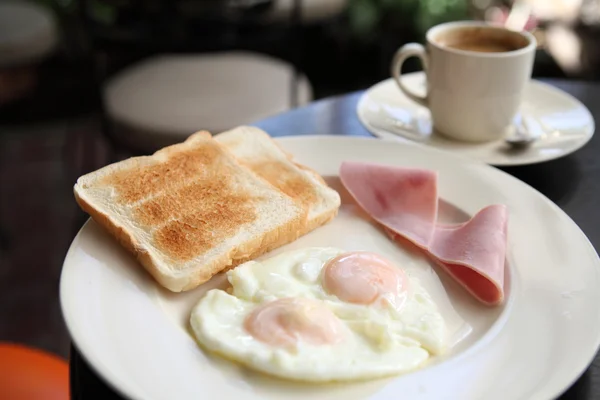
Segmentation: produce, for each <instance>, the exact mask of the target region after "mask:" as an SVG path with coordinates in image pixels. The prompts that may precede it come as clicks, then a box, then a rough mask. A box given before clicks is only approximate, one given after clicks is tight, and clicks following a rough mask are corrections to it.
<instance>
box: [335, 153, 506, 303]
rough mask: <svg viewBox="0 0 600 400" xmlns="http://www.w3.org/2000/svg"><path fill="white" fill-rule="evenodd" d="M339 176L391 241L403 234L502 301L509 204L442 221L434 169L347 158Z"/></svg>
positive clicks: (490, 299)
mask: <svg viewBox="0 0 600 400" xmlns="http://www.w3.org/2000/svg"><path fill="white" fill-rule="evenodd" d="M340 179H341V181H342V183H343V185H344V186H345V187H346V189H347V190H348V192H349V193H350V194H351V195H352V197H353V198H354V200H355V201H356V202H357V203H358V205H359V206H361V207H362V208H363V209H364V210H365V212H367V214H369V215H370V216H371V217H372V218H373V219H374V220H375V221H377V222H378V223H379V224H381V225H382V226H384V227H385V229H386V231H387V232H388V234H389V235H390V237H392V239H394V240H396V241H399V238H404V239H407V240H409V241H410V242H412V243H414V244H415V245H416V246H418V247H420V248H422V249H423V250H425V251H426V252H427V253H428V255H429V256H430V257H431V258H432V259H433V260H434V261H435V262H436V263H437V264H438V265H439V266H440V267H442V268H443V269H444V270H445V271H446V272H447V273H448V274H449V275H450V276H452V277H453V278H454V279H455V280H456V281H457V282H458V283H459V284H460V285H462V286H463V287H464V288H465V289H466V290H467V291H468V292H469V293H471V294H472V295H473V296H474V297H475V298H477V299H478V300H479V301H481V302H482V303H484V304H487V305H498V304H501V303H502V302H503V300H504V290H503V285H504V260H505V254H506V231H507V222H508V211H507V209H506V206H504V205H492V206H488V207H486V208H484V209H482V210H481V211H479V212H478V213H477V214H476V215H475V216H474V217H473V218H471V219H470V220H469V221H467V222H465V223H463V224H458V225H441V224H437V214H438V195H437V174H436V173H435V172H433V171H429V170H423V169H413V168H400V167H390V166H384V165H378V164H370V163H359V162H344V163H342V166H341V168H340Z"/></svg>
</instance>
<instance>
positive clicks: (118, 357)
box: [60, 136, 600, 400]
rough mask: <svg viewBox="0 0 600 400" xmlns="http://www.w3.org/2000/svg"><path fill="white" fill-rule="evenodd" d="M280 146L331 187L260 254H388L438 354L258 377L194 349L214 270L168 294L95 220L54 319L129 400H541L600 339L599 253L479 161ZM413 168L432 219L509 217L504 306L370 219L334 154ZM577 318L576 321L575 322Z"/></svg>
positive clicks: (551, 208) (397, 146)
mask: <svg viewBox="0 0 600 400" xmlns="http://www.w3.org/2000/svg"><path fill="white" fill-rule="evenodd" d="M278 143H279V144H280V145H281V146H282V147H283V148H284V149H285V150H286V151H288V152H289V153H291V154H292V155H293V156H294V157H295V160H296V161H297V162H300V163H303V164H305V165H307V166H309V167H311V168H312V169H314V170H315V171H317V172H318V173H319V174H321V175H322V176H323V177H324V179H325V180H326V181H327V182H328V183H329V185H330V186H331V187H332V188H334V189H336V190H337V191H338V192H339V193H340V196H341V203H342V206H341V207H340V210H339V214H338V215H337V217H336V218H334V219H333V220H332V221H331V222H329V223H327V224H325V225H324V226H322V227H320V228H318V229H316V230H314V231H312V232H310V233H308V234H307V235H305V236H303V237H301V238H299V239H297V240H296V241H294V242H293V243H291V244H288V245H285V246H283V247H281V248H278V249H277V250H274V251H272V252H271V253H269V254H266V255H264V256H262V257H260V260H264V259H267V258H269V257H271V256H273V255H282V254H286V252H288V251H292V250H301V249H304V248H307V247H339V248H343V249H346V250H367V251H372V252H377V253H379V254H382V255H385V257H387V258H388V259H390V260H392V261H393V262H394V263H395V264H397V265H399V266H402V267H403V268H404V269H405V270H406V271H408V272H409V273H410V274H411V275H412V276H416V277H418V279H419V280H420V281H421V283H422V285H423V286H424V287H425V288H426V289H427V291H428V292H429V293H430V294H431V296H432V297H433V298H434V299H435V302H436V303H437V304H438V306H439V310H440V313H441V314H442V315H443V317H444V318H445V319H446V322H447V324H448V326H449V328H450V330H451V332H452V341H451V348H450V350H449V351H448V353H447V354H445V355H443V356H440V357H433V358H432V359H431V360H430V361H429V362H428V364H426V365H425V366H424V367H423V368H422V369H419V370H417V371H415V372H412V373H408V374H405V375H400V376H394V377H390V378H383V379H376V380H370V381H361V382H353V383H344V384H342V383H335V384H308V383H298V382H295V383H292V382H288V381H283V380H278V379H275V378H270V377H267V376H263V375H261V374H259V373H256V372H251V371H249V370H248V369H246V368H244V367H241V366H240V365H238V364H235V363H233V362H230V361H227V360H225V359H221V358H219V357H217V356H214V355H211V354H209V353H206V352H204V351H203V350H201V348H200V347H199V346H198V344H197V342H196V341H195V340H194V336H193V334H192V328H191V327H190V323H189V320H190V313H191V312H192V309H193V308H194V306H195V304H196V303H197V302H198V301H199V300H200V298H202V297H203V295H204V294H205V293H206V292H207V291H208V290H209V289H212V288H219V287H224V286H225V283H226V282H225V276H224V275H223V274H220V275H217V276H215V277H214V278H213V279H211V280H210V281H209V282H207V283H206V284H204V285H202V286H200V287H198V288H196V289H194V290H190V291H188V292H184V293H172V292H169V291H167V290H165V289H163V288H161V287H160V286H159V285H157V284H156V282H155V281H154V280H153V279H152V278H151V277H150V275H149V274H147V273H146V272H145V271H144V270H143V269H142V268H140V266H139V265H137V262H136V260H135V258H134V257H132V256H131V255H130V254H129V253H127V252H126V251H125V250H123V249H122V248H121V246H119V245H118V243H117V242H116V241H115V240H114V239H113V238H112V237H111V236H109V235H108V234H106V233H105V231H104V230H103V229H101V228H100V226H99V225H97V224H96V223H95V222H93V221H91V220H90V221H88V222H87V223H86V224H85V226H84V227H83V228H82V229H81V231H80V232H79V234H78V235H77V237H76V238H75V240H74V241H73V243H72V245H71V248H70V250H69V252H68V254H67V256H66V259H65V262H64V265H63V272H62V276H61V283H60V297H61V306H62V310H63V315H64V317H65V321H66V323H67V326H68V329H69V331H70V333H71V336H72V339H73V341H74V343H75V344H76V346H77V348H78V349H79V350H80V351H81V353H82V354H83V356H84V357H85V358H86V359H87V360H88V362H89V363H90V365H92V366H93V368H94V369H95V370H96V371H97V372H98V374H99V375H100V376H102V377H103V378H104V379H105V380H106V381H107V382H108V383H109V384H110V385H112V386H113V387H114V388H115V389H116V390H118V391H119V392H121V393H123V394H124V395H125V396H127V397H129V398H132V399H157V400H158V399H172V398H216V396H219V397H222V398H225V399H239V398H243V399H277V398H288V399H304V398H307V397H310V398H314V399H338V398H342V397H343V398H348V399H364V398H369V399H396V398H399V397H402V398H410V399H455V398H460V399H480V398H489V399H507V398H509V399H534V400H535V399H547V398H553V397H556V396H557V395H559V394H560V393H561V392H563V391H564V390H565V389H566V388H568V386H569V385H570V384H571V383H572V382H573V381H574V380H576V379H577V377H578V376H579V375H580V374H581V373H582V372H583V370H584V369H585V368H586V366H587V365H588V364H589V363H590V361H591V360H592V357H593V356H594V354H595V352H596V351H597V349H598V346H599V344H600V312H599V309H598V304H600V292H598V291H597V290H596V288H597V287H598V285H600V259H599V258H598V255H597V254H596V252H595V250H594V248H593V246H592V245H591V244H590V243H589V241H588V240H587V238H586V237H585V235H584V234H583V233H582V232H581V230H580V229H579V228H578V227H577V225H576V224H575V223H574V222H573V221H572V220H571V219H570V218H569V217H568V216H567V215H566V214H565V213H564V212H562V211H561V210H560V209H559V208H558V207H557V206H556V205H555V204H553V203H552V202H551V201H549V200H548V199H547V198H545V197H544V196H543V195H541V194H540V193H538V192H537V191H535V190H534V189H532V188H531V187H529V186H527V185H526V184H524V183H523V182H521V181H519V180H517V179H515V178H513V177H511V176H510V175H507V174H505V173H503V172H501V171H498V170H496V169H494V168H491V167H489V166H486V165H485V164H483V163H480V162H477V161H474V160H471V159H468V158H463V157H458V156H456V155H452V154H448V153H445V152H440V151H438V150H436V149H431V148H427V147H424V146H417V145H414V144H411V143H403V142H399V141H387V140H376V139H368V138H349V137H334V136H313V137H290V138H285V139H279V140H278ZM348 160H352V161H362V162H377V163H385V164H389V165H397V166H408V167H420V168H426V169H430V170H435V171H438V173H439V196H440V199H441V200H440V209H439V218H440V221H441V222H446V223H449V222H463V221H466V220H467V219H468V218H470V217H471V216H473V215H474V214H475V213H476V212H477V211H478V210H480V209H481V208H482V207H484V206H487V205H489V204H494V203H501V204H504V205H506V206H507V208H508V210H509V212H510V219H509V224H508V249H507V252H506V258H507V263H506V267H505V268H506V270H505V276H506V277H507V279H506V280H507V282H505V297H506V299H505V301H504V303H503V304H502V305H500V306H497V307H489V306H485V305H482V304H481V303H479V302H477V301H476V300H475V299H474V298H473V297H472V296H469V295H468V294H467V293H466V291H464V290H463V289H462V288H461V287H460V286H459V285H458V284H457V283H455V281H453V280H452V279H450V278H449V277H448V276H447V275H446V274H445V273H444V272H443V271H441V270H439V269H438V268H437V267H435V266H432V264H431V263H430V262H429V261H428V260H427V259H426V258H424V257H423V256H422V255H421V253H420V252H418V251H414V249H411V248H408V247H405V246H399V245H398V244H396V243H394V242H392V241H391V240H389V238H388V236H387V235H386V234H385V233H384V232H383V231H382V230H381V229H380V228H378V227H377V226H375V225H374V224H372V223H371V222H369V220H368V219H366V218H365V216H364V214H363V213H362V212H361V210H360V209H359V207H358V206H357V205H356V203H355V202H354V201H353V199H352V197H351V196H350V195H349V193H348V192H346V191H345V189H344V186H343V185H342V184H341V183H340V179H339V176H338V171H339V168H340V165H341V164H342V162H344V161H348ZM584 325H585V329H583V327H584Z"/></svg>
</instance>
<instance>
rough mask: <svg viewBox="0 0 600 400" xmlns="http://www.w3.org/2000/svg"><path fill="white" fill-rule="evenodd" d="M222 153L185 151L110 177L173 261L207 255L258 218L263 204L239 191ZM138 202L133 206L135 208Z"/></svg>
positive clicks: (209, 149)
mask: <svg viewBox="0 0 600 400" xmlns="http://www.w3.org/2000/svg"><path fill="white" fill-rule="evenodd" d="M226 159H227V158H226V157H224V153H223V150H222V149H219V148H215V147H209V146H207V147H206V148H204V149H203V151H202V152H198V151H184V152H181V153H179V154H177V155H175V156H172V157H171V158H170V159H169V160H168V161H166V162H163V163H157V164H153V165H148V166H145V167H142V168H141V169H139V168H138V169H133V170H124V171H120V172H119V173H116V174H112V175H109V176H108V177H107V178H106V179H105V180H104V181H103V182H101V184H102V185H110V186H112V187H114V188H115V200H116V201H117V203H120V204H122V206H124V207H125V208H126V209H129V210H130V211H131V212H132V214H133V216H134V220H135V221H136V223H137V224H138V225H139V226H141V227H144V228H145V229H147V230H148V231H150V232H151V233H152V242H153V244H154V246H155V247H156V248H157V250H159V251H161V252H162V253H163V254H164V255H165V256H167V257H169V258H170V259H171V260H172V261H176V262H185V261H189V260H192V259H193V258H196V257H198V256H199V255H202V254H204V253H205V252H206V251H208V250H210V249H211V248H213V247H215V246H216V245H218V244H219V243H221V242H222V241H223V240H225V239H227V238H228V237H232V236H234V235H235V233H236V232H237V231H238V229H239V228H240V227H241V226H243V225H245V224H249V223H251V222H253V221H254V220H256V218H257V215H256V212H255V202H256V201H259V200H261V199H260V198H258V197H253V196H250V195H248V194H245V193H244V191H240V190H239V189H236V188H235V182H234V179H233V178H234V177H235V174H234V172H235V171H233V167H232V165H231V164H229V163H228V162H226V161H225V160H226ZM132 203H133V204H132Z"/></svg>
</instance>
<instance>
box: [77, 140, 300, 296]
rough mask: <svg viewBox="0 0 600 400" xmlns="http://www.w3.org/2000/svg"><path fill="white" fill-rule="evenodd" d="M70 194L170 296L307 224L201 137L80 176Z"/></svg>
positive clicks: (290, 204)
mask: <svg viewBox="0 0 600 400" xmlns="http://www.w3.org/2000/svg"><path fill="white" fill-rule="evenodd" d="M74 193H75V198H76V200H77V202H78V203H79V205H80V206H81V208H82V209H83V210H84V211H86V212H87V213H88V214H90V215H91V217H92V218H93V219H94V220H95V221H96V222H98V223H99V224H100V225H102V226H103V227H104V228H106V230H108V232H110V233H111V234H112V235H113V236H114V237H115V238H116V239H117V240H118V241H119V242H120V243H121V244H122V245H123V246H124V247H125V248H127V249H128V250H129V251H131V252H132V253H133V254H134V255H135V256H136V257H137V259H138V260H139V262H140V263H141V264H142V265H143V266H144V267H145V268H146V269H147V270H148V272H149V273H150V274H151V275H152V276H153V277H154V278H155V279H156V280H157V281H158V282H159V283H160V284H161V285H162V286H164V287H165V288H167V289H169V290H171V291H173V292H179V291H184V290H189V289H192V288H194V287H196V286H198V285H199V284H201V283H203V282H206V281H207V280H209V279H210V278H211V277H212V276H213V275H215V274H216V273H218V272H220V271H222V270H224V269H227V268H230V267H231V266H234V265H237V264H239V263H240V262H242V261H245V260H247V259H248V258H249V257H256V256H258V255H260V254H262V253H264V252H266V251H269V250H271V249H273V248H275V247H278V246H281V245H283V244H285V243H288V242H291V241H293V240H295V239H296V238H297V237H298V236H299V235H300V233H301V232H302V231H303V229H304V224H305V220H306V211H305V210H304V209H303V208H302V207H300V206H298V205H297V203H296V202H295V201H294V200H293V199H291V198H289V197H288V196H286V195H284V194H283V193H281V192H280V191H279V190H277V189H276V188H274V187H273V186H272V185H270V184H269V183H268V182H265V181H264V180H263V179H261V178H260V177H258V176H256V175H255V174H254V173H253V172H252V171H250V170H249V169H248V168H246V167H244V166H242V165H241V164H240V163H239V162H238V160H237V159H236V158H235V157H233V156H232V155H231V153H230V152H229V151H227V149H226V148H225V147H223V146H222V145H220V144H219V143H218V142H217V141H215V140H214V139H212V137H211V135H210V134H209V133H208V132H199V133H196V134H194V135H192V136H191V137H190V138H189V139H188V140H186V141H185V142H183V143H180V144H177V145H174V146H170V147H166V148H164V149H161V150H159V151H157V152H156V153H155V154H154V155H152V156H146V157H134V158H130V159H128V160H125V161H121V162H118V163H115V164H111V165H108V166H106V167H104V168H101V169H99V170H97V171H95V172H92V173H90V174H87V175H84V176H82V177H80V178H79V179H78V180H77V183H76V184H75V187H74Z"/></svg>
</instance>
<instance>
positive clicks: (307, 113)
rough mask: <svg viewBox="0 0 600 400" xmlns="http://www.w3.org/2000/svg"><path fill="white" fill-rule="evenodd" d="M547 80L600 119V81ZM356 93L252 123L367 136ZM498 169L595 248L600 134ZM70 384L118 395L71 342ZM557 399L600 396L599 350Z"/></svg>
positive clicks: (599, 229) (75, 391)
mask: <svg viewBox="0 0 600 400" xmlns="http://www.w3.org/2000/svg"><path fill="white" fill-rule="evenodd" d="M547 82H548V83H550V84H552V85H554V86H556V87H559V88H560V89H563V90H565V91H566V92H568V93H570V94H572V95H573V96H575V97H576V98H578V99H579V100H580V101H581V102H583V104H585V105H586V106H587V107H588V108H589V109H590V111H591V112H592V114H593V116H594V118H595V120H597V121H598V120H600V84H592V83H583V82H567V81H556V80H548V81H547ZM360 95H361V93H352V94H349V95H346V96H340V97H335V98H330V99H325V100H321V101H318V102H315V103H312V104H310V105H309V106H307V107H303V108H299V109H296V110H293V111H290V112H287V113H284V114H281V115H277V116H274V117H271V118H268V119H265V120H263V121H259V122H258V123H256V124H255V125H256V126H259V127H261V128H263V129H264V130H266V131H267V132H269V133H270V134H271V135H272V136H291V135H308V134H333V135H349V136H371V134H370V133H369V132H368V131H367V130H366V129H365V128H364V127H363V126H362V125H361V124H360V122H359V121H358V119H357V117H356V113H355V109H356V103H357V101H358V99H359V97H360ZM502 169H503V170H504V171H506V172H508V173H509V174H511V175H514V176H516V177H517V178H519V179H521V180H523V181H525V182H526V183H528V184H530V185H531V186H533V187H534V188H536V189H538V190H539V191H540V192H542V193H543V194H544V195H546V196H547V197H548V198H550V199H551V200H552V201H554V202H555V203H556V204H557V205H558V206H560V207H561V208H562V209H563V210H564V211H565V212H566V213H567V214H568V215H569V216H570V217H571V218H572V219H573V220H574V221H575V222H576V223H577V224H578V225H579V226H580V227H581V229H582V230H583V232H584V233H585V234H586V235H587V236H588V238H589V239H590V241H591V242H592V244H593V245H594V247H595V248H596V249H598V248H599V246H600V212H598V205H599V204H600V135H595V136H594V137H593V138H592V140H591V141H590V142H589V143H588V144H587V145H586V146H585V147H584V148H583V149H581V150H579V151H578V152H576V153H574V154H571V155H569V156H567V157H564V158H562V159H559V160H555V161H550V162H547V163H543V164H537V165H531V166H520V167H510V168H502ZM599 290H600V288H599ZM584 328H585V327H582V329H584ZM548 351H551V349H549V350H548ZM71 387H72V397H73V398H74V399H87V398H102V399H119V398H120V397H119V396H118V395H117V394H115V393H114V392H113V391H112V390H111V389H110V388H109V387H108V386H107V385H106V384H104V383H103V382H102V380H101V379H99V378H98V376H97V375H96V374H95V373H94V372H93V371H92V369H91V368H90V366H89V365H88V364H86V362H85V360H84V359H83V358H82V357H81V355H80V354H79V353H78V352H77V349H76V348H74V347H72V349H71ZM560 399H561V400H571V399H586V400H587V399H600V356H599V355H596V357H595V359H594V361H593V362H592V364H591V365H590V366H589V367H588V369H587V370H586V371H585V372H584V374H583V375H582V376H581V377H580V378H579V379H578V380H577V382H575V383H574V384H573V386H572V387H571V388H570V389H569V390H567V391H566V392H565V393H564V394H563V395H562V396H561V397H560Z"/></svg>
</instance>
